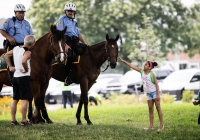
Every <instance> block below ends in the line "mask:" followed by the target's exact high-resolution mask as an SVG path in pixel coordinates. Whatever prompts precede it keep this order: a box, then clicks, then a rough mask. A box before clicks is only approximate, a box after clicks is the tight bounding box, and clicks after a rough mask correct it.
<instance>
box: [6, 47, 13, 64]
mask: <svg viewBox="0 0 200 140" xmlns="http://www.w3.org/2000/svg"><path fill="white" fill-rule="evenodd" d="M11 56H13V50H10V51H8V52H7V53H6V54H5V60H6V63H7V65H8V67H12V64H11V61H10V57H11Z"/></svg>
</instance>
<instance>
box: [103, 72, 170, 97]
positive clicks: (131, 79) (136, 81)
mask: <svg viewBox="0 0 200 140" xmlns="http://www.w3.org/2000/svg"><path fill="white" fill-rule="evenodd" d="M152 71H153V73H154V74H155V76H156V78H157V80H158V82H162V81H163V80H164V79H165V78H166V77H167V76H168V75H169V74H170V73H172V71H171V70H168V69H165V70H162V69H153V70H152ZM136 87H137V88H136ZM140 87H141V73H139V72H137V71H135V70H131V71H128V72H127V73H125V74H124V76H123V77H122V78H121V79H119V80H114V81H111V82H110V83H108V85H107V86H106V87H105V88H103V89H102V90H101V91H100V93H102V94H103V96H104V97H108V96H110V95H111V92H112V91H113V92H115V93H122V94H132V93H135V92H136V89H137V91H138V93H139V94H140V93H141V92H140Z"/></svg>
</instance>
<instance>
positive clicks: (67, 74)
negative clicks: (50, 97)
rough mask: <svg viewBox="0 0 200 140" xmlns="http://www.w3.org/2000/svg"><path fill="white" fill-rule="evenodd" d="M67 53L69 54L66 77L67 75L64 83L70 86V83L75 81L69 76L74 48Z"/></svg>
mask: <svg viewBox="0 0 200 140" xmlns="http://www.w3.org/2000/svg"><path fill="white" fill-rule="evenodd" d="M67 54H68V58H67V64H66V66H65V77H66V78H65V83H64V85H65V86H68V85H70V84H72V83H73V82H72V80H71V78H70V76H69V75H70V70H71V64H72V58H73V52H72V50H68V52H67Z"/></svg>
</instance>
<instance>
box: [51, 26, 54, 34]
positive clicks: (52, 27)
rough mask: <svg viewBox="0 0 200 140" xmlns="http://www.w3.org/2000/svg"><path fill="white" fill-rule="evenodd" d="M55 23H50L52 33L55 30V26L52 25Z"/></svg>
mask: <svg viewBox="0 0 200 140" xmlns="http://www.w3.org/2000/svg"><path fill="white" fill-rule="evenodd" d="M54 26H55V25H51V32H52V33H54V31H55V27H54Z"/></svg>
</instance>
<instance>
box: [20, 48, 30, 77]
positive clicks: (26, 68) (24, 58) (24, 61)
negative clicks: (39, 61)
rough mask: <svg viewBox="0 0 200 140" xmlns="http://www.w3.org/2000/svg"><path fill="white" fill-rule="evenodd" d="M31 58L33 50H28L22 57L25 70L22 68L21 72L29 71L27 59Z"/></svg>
mask: <svg viewBox="0 0 200 140" xmlns="http://www.w3.org/2000/svg"><path fill="white" fill-rule="evenodd" d="M30 58H31V51H26V52H25V53H24V56H23V58H22V66H23V67H24V71H23V70H21V72H24V73H26V72H28V64H27V60H29V59H30Z"/></svg>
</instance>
